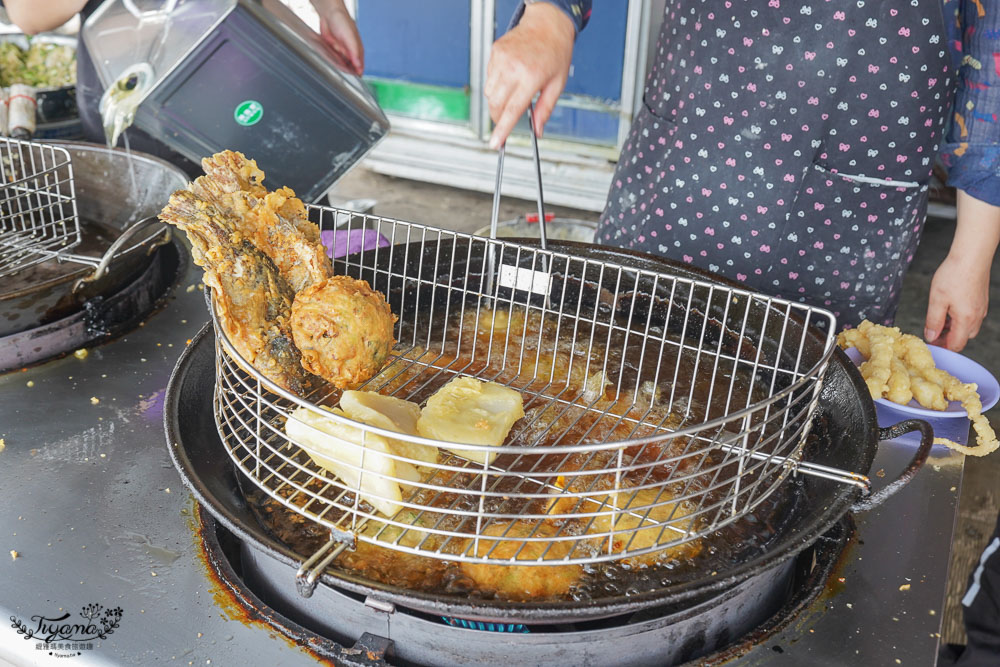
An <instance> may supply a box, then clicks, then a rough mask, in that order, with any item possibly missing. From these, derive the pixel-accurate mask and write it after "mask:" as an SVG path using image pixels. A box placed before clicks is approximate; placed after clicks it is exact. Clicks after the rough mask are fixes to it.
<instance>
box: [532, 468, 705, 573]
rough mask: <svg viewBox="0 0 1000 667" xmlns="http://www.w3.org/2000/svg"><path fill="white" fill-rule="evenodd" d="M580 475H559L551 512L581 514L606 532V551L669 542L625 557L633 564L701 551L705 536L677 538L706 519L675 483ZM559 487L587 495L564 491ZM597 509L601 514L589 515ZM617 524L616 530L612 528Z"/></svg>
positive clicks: (590, 529)
mask: <svg viewBox="0 0 1000 667" xmlns="http://www.w3.org/2000/svg"><path fill="white" fill-rule="evenodd" d="M596 477H597V479H596V480H595V476H594V475H579V476H574V477H573V478H572V481H570V482H569V483H567V481H566V477H563V476H560V477H559V478H557V480H556V482H555V484H554V486H555V487H556V489H554V490H553V497H552V500H550V501H548V504H547V508H546V510H545V512H546V513H547V514H551V515H552V516H553V517H559V519H566V518H567V517H571V516H572V515H574V514H581V515H583V516H581V517H580V518H579V522H580V523H581V525H582V528H583V530H584V531H585V532H586V533H588V534H591V535H594V536H595V537H596V536H600V538H599V542H598V543H597V544H595V548H596V549H597V550H599V551H602V552H607V551H608V550H609V549H610V550H611V551H612V552H613V553H626V552H627V553H631V552H635V551H640V550H646V549H650V548H652V547H656V546H660V545H663V548H662V549H656V550H653V551H651V552H649V553H645V554H641V555H638V556H629V557H628V558H624V559H622V562H624V563H627V564H630V565H652V564H654V563H656V562H658V561H663V560H668V559H671V558H693V557H694V556H696V555H698V553H699V552H700V551H701V540H689V541H687V542H683V543H681V544H673V543H674V542H676V541H677V540H678V539H682V538H685V537H686V536H687V535H688V534H690V533H693V532H696V531H697V530H698V529H699V528H700V527H701V525H702V523H701V522H700V520H699V519H697V518H696V517H692V516H691V515H692V514H693V513H694V512H695V510H696V507H695V504H694V503H693V502H691V501H690V500H681V501H678V500H677V498H676V497H675V495H674V494H673V493H672V492H671V490H670V486H669V485H666V484H664V485H663V486H659V487H654V488H650V489H640V490H635V489H631V488H623V489H620V490H619V491H617V492H615V491H614V483H615V482H614V475H612V474H599V475H596ZM559 490H566V491H570V492H572V493H579V494H585V495H563V494H561V493H560V492H559ZM592 514H597V515H596V516H589V515H592ZM612 530H613V531H614V532H612Z"/></svg>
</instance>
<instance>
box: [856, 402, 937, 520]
mask: <svg viewBox="0 0 1000 667" xmlns="http://www.w3.org/2000/svg"><path fill="white" fill-rule="evenodd" d="M913 431H920V447H918V448H917V452H916V453H915V454H914V455H913V458H912V459H911V460H910V463H909V464H907V466H906V467H905V468H903V472H901V473H899V477H897V478H896V479H895V480H894V481H892V482H890V483H889V484H887V485H886V486H885V487H883V488H882V489H880V490H878V491H876V492H875V493H873V494H871V495H869V496H867V497H865V498H863V499H862V500H859V501H858V502H856V503H855V504H854V505H853V506H852V507H851V511H852V512H867V511H868V510H870V509H874V508H876V507H878V506H879V505H881V504H882V503H884V502H885V501H886V500H888V499H889V498H890V497H892V496H893V495H895V494H896V492H898V491H899V490H900V489H902V488H903V487H904V486H906V485H907V484H908V483H909V482H910V480H911V479H913V477H914V476H915V475H916V474H917V471H918V470H920V468H922V467H923V465H924V463H925V462H926V461H927V457H928V456H930V453H931V447H932V446H933V445H934V429H933V428H932V427H931V425H930V424H928V423H927V422H925V421H924V420H923V419H907V420H905V421H901V422H899V423H898V424H893V425H892V426H889V427H886V428H879V430H878V439H879V442H881V441H883V440H892V439H893V438H898V437H899V436H901V435H903V434H905V433H911V432H913Z"/></svg>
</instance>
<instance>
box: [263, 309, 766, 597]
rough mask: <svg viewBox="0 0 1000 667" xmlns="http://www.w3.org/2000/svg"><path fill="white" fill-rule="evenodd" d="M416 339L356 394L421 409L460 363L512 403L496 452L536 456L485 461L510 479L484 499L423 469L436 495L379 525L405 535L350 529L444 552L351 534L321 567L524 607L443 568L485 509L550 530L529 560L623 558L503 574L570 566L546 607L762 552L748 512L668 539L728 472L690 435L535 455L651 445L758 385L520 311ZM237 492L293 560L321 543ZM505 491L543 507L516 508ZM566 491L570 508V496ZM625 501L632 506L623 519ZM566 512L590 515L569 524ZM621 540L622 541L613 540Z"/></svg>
mask: <svg viewBox="0 0 1000 667" xmlns="http://www.w3.org/2000/svg"><path fill="white" fill-rule="evenodd" d="M401 338H405V336H401ZM427 340H429V338H428V339H427ZM427 340H425V344H424V345H414V346H413V347H412V348H411V349H410V350H408V351H407V352H406V353H405V354H403V355H401V356H400V357H399V358H397V359H396V360H395V361H393V362H392V363H391V364H389V365H388V366H387V367H386V368H385V369H383V371H382V372H381V373H380V374H379V375H378V376H377V377H376V378H374V379H373V380H372V381H370V382H369V383H368V385H367V386H366V387H365V389H368V390H377V391H380V392H382V393H386V394H393V395H396V396H399V397H402V398H407V399H409V400H414V401H417V402H422V401H424V400H426V398H427V397H428V396H430V395H431V394H432V393H433V392H434V391H436V390H437V388H439V387H440V386H441V385H443V384H444V383H445V382H446V381H447V380H448V379H450V378H451V377H453V375H454V373H452V372H442V369H455V370H458V369H460V372H461V374H464V375H475V376H477V377H480V378H481V379H487V380H492V381H496V382H501V383H504V384H508V385H510V386H512V387H514V388H515V389H517V390H518V391H520V392H521V393H522V396H523V398H524V402H525V417H524V418H523V419H522V420H520V421H519V422H518V423H517V424H515V426H514V427H513V429H512V430H511V433H510V434H509V436H508V439H507V441H506V442H505V445H510V446H528V447H534V448H538V450H539V452H538V453H537V454H534V453H532V454H530V455H529V454H521V455H514V454H501V455H500V456H499V457H498V458H497V459H496V461H495V462H494V464H493V467H494V469H499V470H503V471H506V472H507V473H514V474H504V475H491V476H489V477H488V478H487V481H488V485H489V489H490V491H492V492H494V493H495V494H496V495H490V496H487V497H485V498H484V497H483V496H482V495H481V494H479V493H476V491H478V490H479V489H480V488H481V487H482V481H483V478H482V475H481V474H480V470H479V469H477V468H475V467H472V469H469V470H466V471H462V472H458V471H442V470H440V469H429V468H424V469H423V470H422V472H423V480H422V481H423V482H424V483H427V484H433V485H435V486H438V487H446V488H448V489H449V491H447V492H441V491H435V490H432V489H421V490H419V491H417V492H415V493H413V494H412V495H411V497H410V498H405V494H404V498H405V499H406V500H407V501H408V502H410V503H412V504H414V505H416V506H418V507H420V508H422V511H417V510H413V509H404V510H403V511H402V512H401V513H400V515H397V516H396V517H394V519H395V520H396V521H398V522H400V523H404V524H410V525H413V526H414V528H413V529H409V530H404V529H402V528H399V527H396V526H392V525H388V524H382V523H377V522H369V524H368V525H367V526H366V527H363V528H362V529H361V530H362V532H363V533H364V534H366V535H367V536H368V537H370V538H373V539H376V540H378V541H380V542H384V543H390V544H398V545H400V546H403V547H406V548H411V549H419V550H422V551H430V552H436V553H439V554H443V555H445V558H430V557H427V556H421V555H417V554H412V553H405V552H402V551H399V550H396V549H391V548H385V547H381V546H378V545H374V544H371V543H368V542H364V541H361V540H359V541H358V543H357V548H356V549H355V550H353V551H347V552H345V553H344V554H343V555H341V556H340V557H339V559H338V561H337V562H336V565H335V568H341V569H346V570H350V571H353V572H354V573H355V574H359V575H361V576H364V577H366V578H368V579H371V580H374V581H378V582H381V583H384V584H388V585H392V586H399V587H402V588H406V589H411V590H417V591H424V592H431V593H438V594H461V595H463V596H466V597H468V596H472V597H477V598H484V599H524V596H511V595H507V594H505V593H498V592H497V591H495V590H490V589H489V588H488V587H484V586H482V585H481V584H480V583H477V581H476V580H474V579H473V578H471V577H470V576H468V574H467V570H463V568H462V566H460V565H459V564H458V563H456V562H455V561H449V560H447V555H449V554H451V555H455V554H463V553H464V554H468V555H471V554H472V553H473V551H474V549H475V548H476V547H475V546H474V541H473V540H472V539H471V538H472V537H473V536H475V535H476V534H477V531H478V533H479V534H480V535H482V534H483V532H482V531H483V529H484V528H485V527H486V526H487V525H488V524H487V523H486V522H485V521H483V520H480V521H477V519H476V518H475V517H476V514H477V513H478V512H479V511H480V508H482V512H484V513H485V514H488V515H489V514H494V515H495V514H504V515H514V516H519V515H523V514H528V513H531V514H545V515H547V516H546V518H545V519H519V520H515V521H514V522H513V525H512V526H511V527H510V529H511V531H512V532H510V533H508V535H513V534H514V532H516V531H517V530H520V529H522V528H523V527H524V526H528V527H532V526H538V525H539V524H542V525H543V526H545V527H546V530H547V531H549V532H553V531H552V530H551V527H553V526H554V527H556V528H557V530H556V531H555V533H556V534H558V535H562V536H563V537H565V538H571V539H569V540H563V541H561V545H562V546H560V547H559V548H550V549H549V552H548V555H546V556H542V557H543V558H550V559H558V558H560V557H563V556H565V555H566V554H568V553H570V552H572V557H573V558H587V557H594V556H598V555H600V554H606V553H621V555H622V556H623V557H622V558H619V559H616V560H613V561H609V562H602V563H594V564H591V565H586V566H585V567H583V568H580V567H579V566H568V565H544V566H536V567H520V568H518V570H519V576H522V577H527V576H538V577H551V576H554V574H557V570H559V569H560V568H563V570H559V571H565V568H576V570H574V577H575V583H574V584H573V585H572V586H571V587H570V588H569V589H568V591H566V592H564V593H561V594H560V595H559V596H557V598H560V599H574V600H581V601H585V600H591V599H599V598H606V597H608V596H619V595H625V596H629V595H637V594H641V593H643V592H645V591H649V590H655V589H657V588H660V587H662V586H665V585H669V584H670V583H679V582H681V581H684V580H686V579H690V578H694V577H696V576H698V573H704V572H705V571H711V570H713V569H717V570H722V569H724V568H725V565H726V564H727V563H731V562H732V561H733V559H742V558H744V557H746V554H747V553H750V552H754V551H756V550H757V549H761V548H763V546H764V545H766V544H767V542H768V541H769V539H770V538H771V537H773V535H774V534H775V533H776V532H777V530H776V529H775V528H774V526H773V522H770V521H768V520H761V521H758V520H757V519H756V518H751V519H749V520H747V519H744V520H742V521H738V522H735V523H732V524H729V525H728V526H725V527H723V528H721V529H720V530H717V531H715V532H714V533H712V534H710V535H708V536H707V537H700V538H696V539H692V540H688V541H686V542H684V543H680V544H676V543H674V542H675V539H676V538H678V537H680V536H682V535H685V534H686V535H689V536H690V535H694V534H696V533H703V532H704V531H705V529H706V526H707V525H708V524H707V522H708V521H709V520H717V519H718V517H719V512H720V511H721V510H715V514H714V515H713V514H712V512H710V511H709V510H710V509H711V508H713V507H714V506H715V505H717V504H718V499H719V497H721V495H723V494H724V492H725V491H726V490H727V489H726V487H725V485H721V486H720V485H718V484H715V483H714V482H715V480H717V479H718V478H719V476H720V475H723V476H724V473H725V472H726V471H727V470H728V473H729V474H731V473H732V470H731V468H733V467H734V466H733V465H732V464H729V466H728V469H727V468H725V465H726V464H725V463H724V462H720V455H719V453H718V452H717V451H714V450H713V449H712V448H709V447H705V446H703V445H702V444H700V443H699V442H698V441H697V439H695V438H689V437H667V438H662V439H659V440H654V441H652V442H650V443H647V444H633V445H628V444H627V443H625V444H623V445H621V446H616V447H608V448H606V449H600V450H598V451H592V452H576V453H551V452H550V451H546V450H547V449H548V450H550V449H551V447H553V446H556V445H575V444H591V443H606V442H610V441H614V442H622V441H628V440H634V439H636V438H641V437H646V436H653V435H664V436H666V435H669V434H670V433H671V432H672V431H675V430H677V429H678V428H683V427H684V426H687V425H692V424H699V423H702V422H704V421H705V420H707V419H711V418H714V417H718V416H721V415H725V414H729V413H731V412H733V411H735V410H738V409H740V408H743V407H746V406H747V405H749V404H750V403H751V402H752V401H757V400H760V399H761V398H763V396H764V393H763V391H762V390H761V388H760V387H759V383H755V382H753V381H752V379H751V377H750V376H749V374H747V373H745V372H744V371H742V370H741V369H739V368H737V367H736V365H733V366H732V367H730V368H727V367H725V366H724V365H720V364H719V363H718V360H717V359H715V358H714V357H712V356H710V355H706V354H705V353H704V352H702V351H700V348H699V347H698V346H685V345H681V344H680V341H679V340H677V339H672V338H671V336H670V335H668V334H665V333H664V332H663V331H662V330H661V329H657V328H650V329H649V330H648V331H646V330H642V331H635V330H633V329H631V328H630V327H628V326H618V327H614V326H607V325H601V324H599V323H595V322H591V323H590V324H589V325H585V326H583V325H581V323H580V322H579V321H571V320H570V319H569V318H559V317H556V316H555V315H554V314H552V313H545V314H543V313H541V312H539V311H537V310H533V311H529V310H527V309H524V308H520V309H513V310H496V311H493V310H486V309H484V310H480V311H479V312H478V313H477V312H476V311H472V312H469V311H466V312H465V313H463V314H462V315H461V316H456V317H455V318H453V321H452V322H450V323H449V324H448V325H447V327H445V328H444V331H443V335H442V336H441V337H440V343H439V344H438V345H432V344H426V342H427ZM706 369H710V370H711V372H709V371H708V370H706ZM337 399H338V394H337V393H336V392H331V393H330V394H329V395H327V396H326V397H325V400H324V401H323V402H326V403H329V404H335V402H336V400H337ZM303 456H305V455H304V454H303ZM440 457H441V458H439V463H442V462H444V463H448V464H449V465H459V464H461V463H462V461H461V460H460V459H458V458H457V457H454V456H452V455H450V454H448V453H447V452H446V451H445V450H443V449H442V450H441V454H440ZM623 464H624V468H625V469H622V466H623ZM616 469H617V470H618V472H617V473H616V472H614V471H615V470H616ZM678 480H681V481H678ZM309 487H310V488H311V489H313V490H314V492H320V491H321V490H322V489H323V487H324V483H323V481H322V480H320V479H315V480H312V481H311V482H310V483H309ZM284 489H290V487H289V486H287V485H286V486H285V487H284ZM463 490H467V491H463ZM248 491H249V492H248V493H247V496H248V499H249V500H250V501H251V502H250V505H251V507H252V508H253V509H254V511H255V512H256V514H257V516H258V517H259V518H260V520H261V522H262V523H263V525H264V526H265V527H266V528H267V529H268V530H270V531H271V532H272V533H273V534H274V535H275V536H276V537H277V538H278V539H279V540H281V541H283V542H285V543H286V544H287V545H288V546H289V547H291V548H292V549H294V550H295V551H296V552H297V553H300V554H302V555H305V556H307V555H309V554H311V553H313V552H314V551H315V550H317V549H318V548H319V547H320V546H321V545H322V544H323V543H325V542H326V540H327V539H328V537H329V533H328V531H327V530H326V529H325V528H323V527H322V526H321V525H320V524H318V523H315V522H313V521H311V520H310V519H308V518H306V517H303V516H301V515H299V514H297V513H295V512H293V511H291V510H289V509H287V508H286V507H284V506H283V505H282V504H281V503H279V502H277V501H275V500H273V499H271V498H269V497H268V496H266V495H265V494H263V493H261V492H259V491H258V490H256V489H249V490H248ZM327 493H331V494H332V493H333V492H327ZM519 493H520V494H524V493H534V494H537V495H543V496H544V497H543V498H533V499H532V498H523V497H519V496H518V494H519ZM570 494H575V495H570ZM285 495H286V496H289V495H291V493H288V492H285ZM580 495H585V498H586V499H584V500H580ZM303 496H304V494H299V495H298V496H297V497H295V498H294V499H293V500H292V502H294V503H296V504H298V505H300V506H301V505H304V504H305V503H306V502H307V501H308V498H304V497H303ZM676 498H682V500H680V501H679V502H678V501H675V499H676ZM331 500H332V496H331ZM341 502H344V501H343V500H341ZM784 502H785V501H784V500H783V499H782V495H781V494H775V495H774V496H773V497H772V498H769V499H768V500H767V501H765V502H764V503H763V504H762V505H761V506H760V507H759V508H758V511H757V514H758V515H759V516H764V517H767V516H770V515H771V514H773V513H774V512H775V511H777V509H778V508H779V507H780V506H783V504H784ZM633 507H637V508H639V509H638V510H636V511H634V512H632V511H631V510H632V508H633ZM706 508H708V509H706ZM444 510H447V511H444ZM615 510H617V511H615ZM335 511H337V510H331V512H330V513H328V514H327V517H328V518H333V517H334V516H335V515H333V512H335ZM369 511H370V510H369ZM602 511H603V512H604V513H603V514H601V512H602ZM463 512H464V513H467V514H462V513H463ZM582 513H590V515H591V516H583V517H580V516H578V515H580V514H582ZM594 514H597V515H598V516H592V515H594ZM637 516H638V518H636V517H637ZM507 521H508V522H510V520H507ZM651 522H652V523H651ZM502 523H503V521H501V520H495V521H494V522H493V524H494V525H496V524H502ZM612 525H613V527H614V531H615V532H614V533H613V534H614V535H616V536H617V538H618V541H611V540H609V537H608V535H607V533H610V532H611V528H612ZM646 525H650V526H652V527H651V528H645V526H646ZM430 527H433V528H435V529H438V530H442V531H448V532H454V533H460V534H467V535H469V536H470V537H469V538H466V539H462V538H458V537H446V536H440V535H435V534H433V533H431V532H425V531H422V530H421V528H430ZM501 527H502V526H501ZM628 529H633V530H632V531H629V530H628ZM636 529H638V530H636ZM623 530H624V531H626V532H620V531H623ZM598 533H600V535H597V534H598ZM492 534H495V535H500V533H492ZM545 534H547V533H545ZM633 534H634V535H635V537H634V538H632V537H631V535H633ZM630 539H631V540H632V542H631V543H630V542H629V540H630ZM482 542H483V540H482V538H481V539H480V543H482ZM498 542H499V544H498V546H499V547H504V546H509V545H516V546H518V547H519V548H520V545H522V544H524V545H525V546H527V545H528V544H538V543H537V542H535V543H525V542H522V541H516V540H514V539H509V540H506V541H505V540H503V539H502V538H501V539H500V540H498ZM668 543H669V544H670V546H669V548H663V549H659V550H654V552H653V553H652V554H647V555H643V556H639V557H629V554H628V553H627V551H629V550H635V549H638V548H641V547H655V546H660V545H667V544H668ZM507 551H510V549H507ZM478 553H480V554H482V553H483V550H482V549H480V550H479V552H478ZM493 555H494V556H496V557H498V558H503V557H510V556H511V555H512V553H506V552H505V551H504V550H503V549H502V548H501V549H498V550H497V551H496V552H494V554H493ZM531 555H532V556H533V557H538V555H539V554H537V553H533V554H531ZM521 557H522V558H523V557H525V556H521ZM490 567H495V568H505V567H508V566H506V565H496V566H490ZM532 573H535V574H532ZM546 573H548V574H546Z"/></svg>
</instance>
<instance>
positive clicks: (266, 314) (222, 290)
mask: <svg viewBox="0 0 1000 667" xmlns="http://www.w3.org/2000/svg"><path fill="white" fill-rule="evenodd" d="M160 219H161V220H162V221H163V222H166V223H168V224H172V225H176V226H177V227H179V228H180V229H182V230H184V232H186V233H187V236H188V239H189V240H190V241H191V246H192V249H193V256H194V260H195V262H196V263H197V264H198V265H199V266H202V267H204V269H205V284H206V285H208V286H209V287H211V288H212V292H213V295H214V296H215V302H216V304H217V308H218V316H219V322H220V325H221V327H222V330H223V331H224V332H225V334H226V337H227V338H228V339H229V340H230V342H232V344H233V347H235V348H236V351H237V352H238V353H239V354H240V356H241V357H243V359H245V360H246V361H247V362H248V363H249V364H250V365H252V366H253V367H254V368H256V369H257V370H258V371H260V372H261V373H262V374H263V375H264V376H265V377H267V378H268V379H270V380H271V381H273V382H275V383H276V384H278V385H280V386H281V387H284V388H285V389H287V390H288V391H291V392H293V393H295V394H299V395H304V394H305V393H307V392H308V391H309V389H310V388H311V386H312V385H313V382H314V380H315V378H313V377H312V376H310V375H309V374H308V373H306V371H305V369H304V368H303V367H302V364H301V363H300V359H301V357H300V355H299V351H298V349H297V348H296V347H295V344H294V343H293V341H292V331H291V327H290V325H289V316H290V314H291V309H292V298H293V296H294V293H293V292H292V290H291V288H290V287H289V286H288V283H287V282H285V280H284V279H283V278H282V277H281V275H279V273H278V270H277V269H276V268H275V266H274V264H273V263H272V262H271V260H270V259H268V258H267V256H265V255H264V254H263V253H261V252H260V251H259V250H258V249H257V248H256V247H255V246H254V245H253V244H252V243H250V242H249V241H247V240H245V239H241V238H240V235H239V234H238V233H237V232H236V231H235V228H236V223H235V222H234V220H233V219H232V218H231V217H230V216H228V215H225V214H224V213H223V212H221V211H219V210H218V209H217V208H216V207H214V206H212V205H211V204H209V203H207V202H204V201H200V200H199V199H198V198H196V197H195V196H194V195H193V194H192V193H190V192H188V191H185V190H179V191H177V192H175V193H174V194H173V195H171V196H170V201H169V203H168V204H167V206H166V207H165V208H164V209H163V212H161V213H160Z"/></svg>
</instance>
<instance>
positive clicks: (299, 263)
mask: <svg viewBox="0 0 1000 667" xmlns="http://www.w3.org/2000/svg"><path fill="white" fill-rule="evenodd" d="M201 164H202V168H203V169H204V170H205V175H204V176H199V177H198V178H197V179H195V181H194V182H193V183H191V184H190V185H189V186H188V187H189V189H190V190H191V191H192V192H193V193H194V194H195V195H196V196H197V197H198V198H199V199H203V200H205V201H208V202H211V203H213V204H215V205H216V206H217V207H219V208H220V209H221V210H223V211H226V212H228V213H230V214H231V215H232V216H234V219H235V220H236V221H237V224H238V226H237V230H238V231H239V232H240V233H241V234H243V235H244V236H245V237H246V238H247V239H249V240H250V241H251V242H253V244H254V245H255V246H257V247H258V248H260V250H261V251H262V252H263V253H264V254H265V255H267V256H268V257H270V258H271V260H272V261H273V262H274V264H275V266H277V267H278V270H279V271H280V272H281V275H282V277H284V279H285V280H286V281H288V284H289V285H291V287H292V289H293V290H294V291H295V292H298V291H300V290H302V289H304V288H306V287H309V286H311V285H314V284H316V283H318V282H321V281H323V280H325V279H326V278H329V277H330V276H331V275H332V266H331V264H330V260H329V259H328V258H327V256H326V249H325V248H324V247H323V244H322V243H320V238H319V227H317V226H316V225H315V224H314V223H312V222H310V221H309V218H308V215H307V213H306V209H305V206H303V204H302V202H301V201H300V200H299V199H297V198H296V197H295V193H294V192H293V191H292V190H291V189H290V188H287V187H283V188H279V189H278V190H275V191H274V192H268V191H267V190H266V189H265V188H264V186H263V185H262V184H261V183H262V182H263V180H264V172H263V171H261V170H260V169H259V168H258V167H257V163H256V162H255V161H253V160H248V159H247V158H246V157H245V156H244V155H243V154H242V153H236V152H233V151H222V152H221V153H216V154H215V155H213V156H212V157H210V158H205V159H204V160H202V162H201Z"/></svg>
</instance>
